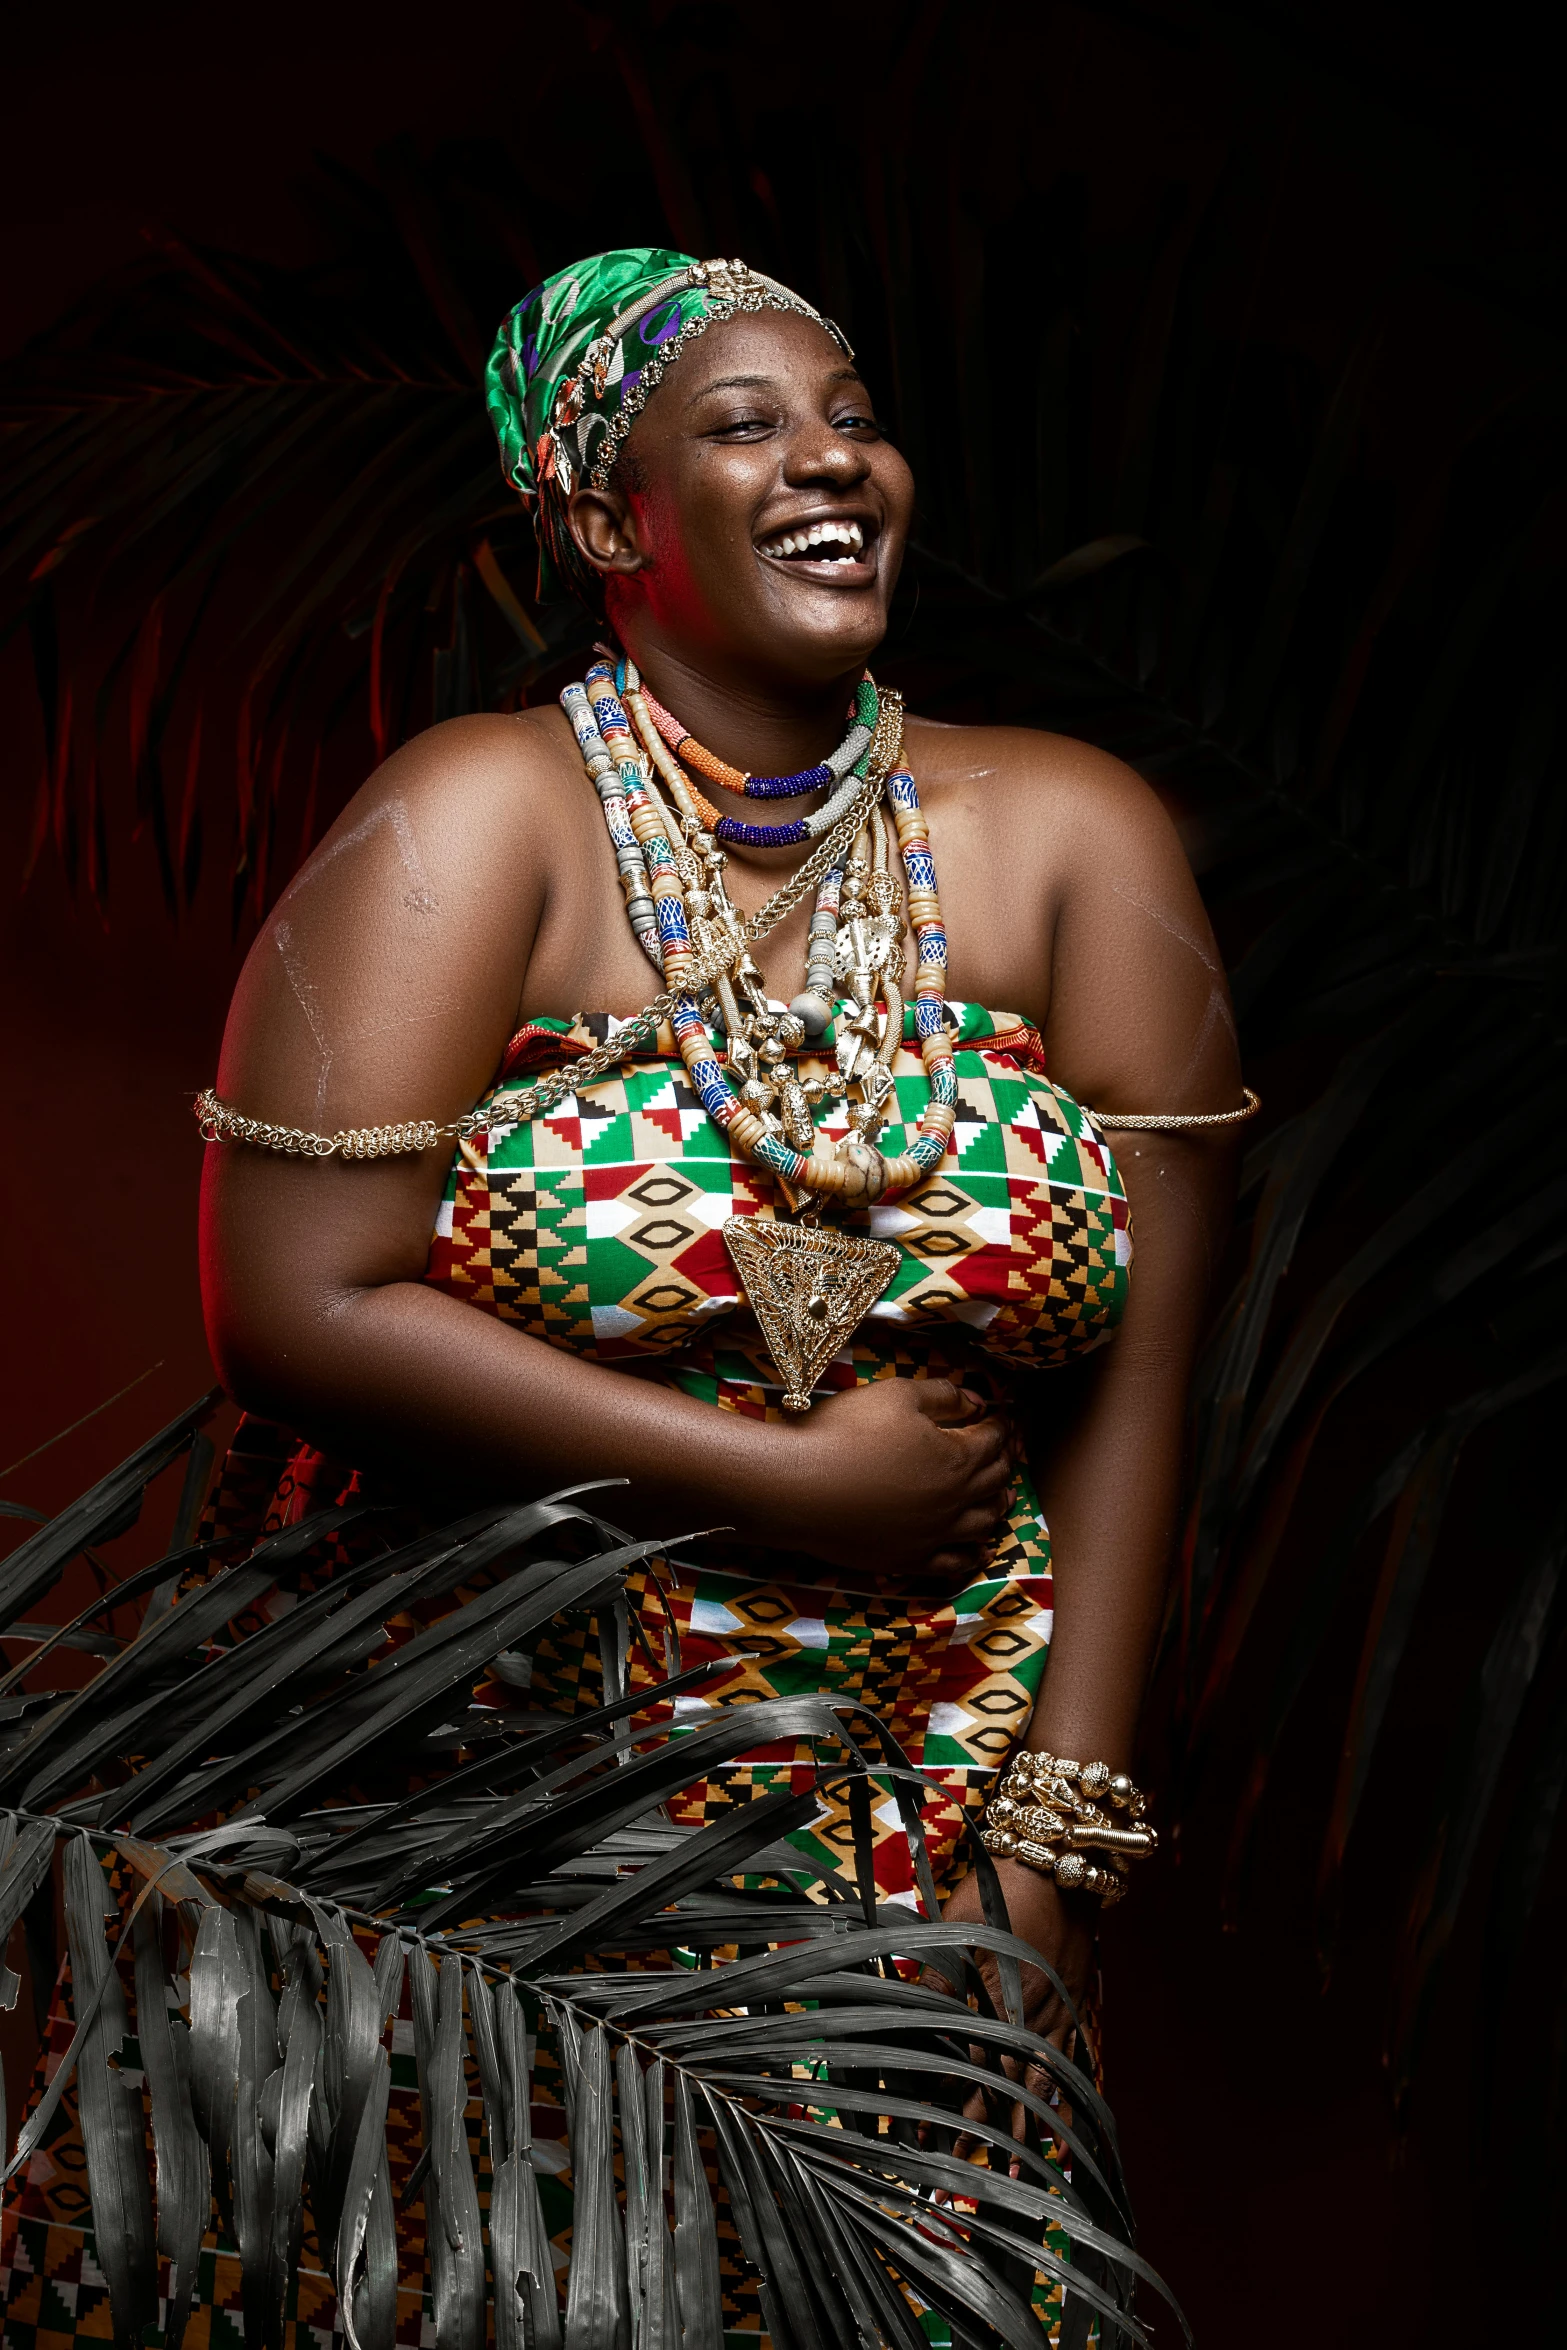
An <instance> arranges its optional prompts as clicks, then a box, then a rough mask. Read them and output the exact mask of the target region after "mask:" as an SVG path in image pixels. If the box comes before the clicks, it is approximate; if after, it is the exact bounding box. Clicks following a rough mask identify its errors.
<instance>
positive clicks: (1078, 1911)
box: [942, 1860, 1099, 2054]
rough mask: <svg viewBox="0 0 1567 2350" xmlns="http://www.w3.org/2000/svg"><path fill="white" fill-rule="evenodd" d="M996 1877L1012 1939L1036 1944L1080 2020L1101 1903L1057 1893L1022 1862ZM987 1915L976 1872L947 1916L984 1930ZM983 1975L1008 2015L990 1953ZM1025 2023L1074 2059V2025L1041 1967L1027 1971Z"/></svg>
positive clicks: (1004, 1866)
mask: <svg viewBox="0 0 1567 2350" xmlns="http://www.w3.org/2000/svg"><path fill="white" fill-rule="evenodd" d="M996 1875H997V1877H998V1878H999V1879H1000V1881H1001V1891H1002V1894H1003V1896H1004V1897H1005V1900H1006V1905H1007V1916H1008V1918H1009V1919H1010V1921H1011V1926H1012V1931H1013V1933H1014V1934H1016V1935H1017V1937H1018V1939H1019V1940H1020V1941H1022V1942H1028V1943H1031V1944H1032V1946H1033V1947H1034V1949H1035V1950H1037V1951H1038V1952H1039V1955H1040V1957H1041V1958H1045V1959H1048V1960H1049V1962H1050V1964H1051V1965H1052V1966H1053V1967H1054V1968H1055V1970H1056V1973H1057V1974H1058V1975H1059V1976H1060V1977H1061V1980H1062V1982H1063V1983H1064V1984H1065V1985H1066V1988H1067V1992H1068V1995H1069V1996H1070V1998H1071V2000H1072V2002H1073V2004H1074V2006H1076V2008H1077V2010H1078V2012H1079V2014H1081V2013H1082V2002H1083V1995H1084V1993H1085V1992H1086V1990H1087V1988H1088V1978H1089V1974H1090V1972H1091V1970H1092V1967H1093V1957H1094V1941H1095V1937H1096V1935H1097V1932H1098V1926H1099V1903H1098V1900H1097V1899H1096V1898H1095V1896H1094V1895H1093V1894H1091V1893H1089V1894H1083V1893H1075V1894H1071V1893H1060V1892H1058V1891H1057V1890H1056V1886H1055V1881H1054V1879H1053V1878H1050V1877H1047V1876H1045V1875H1044V1874H1043V1873H1042V1872H1041V1871H1040V1870H1039V1869H1031V1868H1029V1867H1027V1866H1026V1864H1025V1863H1024V1862H1022V1861H1020V1860H998V1861H997V1862H996ZM984 1915H985V1913H984V1911H983V1909H982V1908H981V1907H980V1899H979V1879H978V1877H977V1876H976V1874H975V1872H974V1871H973V1870H972V1869H971V1870H970V1871H969V1873H968V1875H967V1876H966V1877H965V1878H964V1879H963V1881H962V1883H961V1884H960V1885H959V1886H958V1887H957V1888H956V1890H955V1891H954V1892H953V1893H952V1894H951V1895H950V1896H949V1898H948V1900H947V1901H946V1903H945V1904H944V1906H943V1909H942V1916H943V1917H944V1918H952V1919H954V1920H961V1921H962V1923H964V1924H965V1925H967V1924H973V1925H982V1924H983V1923H984ZM980 1971H981V1973H982V1974H983V1975H984V1978H985V1982H986V1985H987V1987H988V1989H989V1991H990V1996H991V1998H992V1999H993V2000H994V2001H995V2005H996V2012H997V2013H998V2014H999V2015H1005V2013H1006V2006H1005V2002H1004V2001H1003V1999H1002V1996H1001V1981H1000V1977H999V1975H998V1974H997V1972H996V1962H995V1960H994V1958H993V1957H992V1956H991V1955H990V1954H989V1953H988V1952H984V1953H981V1954H980ZM1023 2020H1024V2022H1025V2023H1026V2024H1027V2025H1028V2028H1029V2030H1030V2031H1031V2032H1038V2033H1039V2034H1040V2035H1041V2036H1042V2037H1043V2038H1045V2039H1048V2040H1052V2041H1054V2043H1055V2045H1056V2047H1057V2048H1062V2049H1065V2050H1066V2051H1067V2053H1068V2054H1070V2053H1071V2049H1070V2046H1069V2042H1070V2040H1071V2036H1072V2020H1071V2018H1070V2016H1069V2015H1068V2014H1067V2012H1066V2009H1065V2008H1064V2007H1063V2005H1062V2003H1061V2001H1060V1999H1059V1998H1058V1997H1057V1996H1056V1993H1055V1991H1054V1990H1053V1989H1052V1987H1051V1983H1050V1978H1049V1976H1048V1975H1046V1974H1045V1973H1044V1972H1043V1971H1042V1970H1041V1969H1040V1968H1039V1967H1036V1966H1028V1965H1025V1966H1024V1968H1023Z"/></svg>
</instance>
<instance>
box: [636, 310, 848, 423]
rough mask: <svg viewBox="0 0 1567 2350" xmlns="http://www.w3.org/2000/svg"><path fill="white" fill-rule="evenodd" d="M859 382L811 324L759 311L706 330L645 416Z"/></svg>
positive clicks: (787, 315)
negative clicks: (733, 393) (744, 395)
mask: <svg viewBox="0 0 1567 2350" xmlns="http://www.w3.org/2000/svg"><path fill="white" fill-rule="evenodd" d="M860 380H861V379H860V371H859V369H858V368H857V367H856V366H855V365H854V363H853V361H852V360H850V359H847V358H845V356H844V353H843V350H842V347H841V345H839V344H838V343H836V342H834V340H833V338H832V336H831V335H830V334H829V333H828V331H827V329H826V327H824V326H821V325H819V324H818V323H817V321H816V320H815V319H814V318H801V317H798V316H793V315H791V314H790V313H789V312H788V311H779V310H772V311H763V312H760V313H759V314H758V315H756V316H754V317H739V318H726V319H724V320H722V321H720V322H718V323H715V324H714V325H712V326H710V327H709V328H708V330H707V332H706V334H704V335H703V336H702V337H701V339H700V341H698V342H695V343H693V344H692V345H691V347H690V348H689V349H688V350H686V351H683V352H682V353H681V355H680V358H679V360H678V361H677V363H676V364H675V365H674V366H673V367H671V368H670V370H669V371H668V374H667V375H666V377H665V379H664V382H663V384H662V385H661V386H660V387H659V392H658V394H656V395H655V396H654V397H653V398H652V399H651V400H650V401H649V402H648V407H647V415H648V416H651V415H653V413H654V412H655V410H656V409H658V408H659V407H663V409H664V412H665V414H666V415H667V414H671V413H672V412H674V411H678V410H681V409H690V408H693V407H695V406H697V405H698V404H699V403H700V402H701V401H702V400H705V399H706V398H707V397H708V396H709V395H710V394H712V393H715V392H720V391H729V390H742V389H748V390H757V391H760V390H766V389H768V388H770V387H776V386H779V385H782V384H788V385H789V386H790V387H791V388H792V389H796V390H798V389H800V388H801V387H802V386H810V387H811V388H813V389H820V390H823V391H828V390H831V389H832V388H833V387H834V386H836V385H838V384H845V383H858V382H859V381H860Z"/></svg>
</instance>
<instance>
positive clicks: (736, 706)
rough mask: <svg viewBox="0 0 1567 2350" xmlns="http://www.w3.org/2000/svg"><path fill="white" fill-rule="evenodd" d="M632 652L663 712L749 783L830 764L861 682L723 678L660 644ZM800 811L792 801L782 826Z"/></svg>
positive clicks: (852, 675) (855, 678)
mask: <svg viewBox="0 0 1567 2350" xmlns="http://www.w3.org/2000/svg"><path fill="white" fill-rule="evenodd" d="M627 649H628V651H629V652H630V653H631V657H632V659H633V660H634V661H635V662H636V664H637V667H638V668H639V669H640V670H641V672H642V675H643V677H644V679H645V680H646V682H647V685H648V687H649V688H650V690H651V691H652V692H653V693H654V694H655V695H656V696H657V698H658V699H659V701H661V702H662V703H663V705H664V707H665V709H666V710H668V711H670V712H671V713H672V715H673V716H674V717H676V718H677V719H678V720H679V721H680V724H681V725H682V726H684V727H686V728H687V729H689V731H690V732H691V733H692V734H693V735H694V736H695V737H696V739H697V741H698V742H699V743H701V744H702V746H703V748H704V749H705V750H709V751H712V752H713V753H714V754H715V756H716V757H718V758H720V759H724V760H727V761H728V763H729V764H730V766H732V767H738V768H739V769H740V771H741V773H742V774H745V775H797V774H799V773H800V772H801V771H802V770H803V769H805V768H808V767H814V766H816V765H817V763H818V762H819V761H820V760H822V759H825V757H826V756H827V754H828V752H829V751H831V750H835V749H836V748H837V746H838V744H839V743H841V742H842V740H843V738H844V734H845V732H846V731H847V728H848V725H849V721H850V716H851V711H852V705H853V700H854V689H855V686H856V684H857V683H858V682H859V678H860V674H861V673H860V671H859V669H858V668H855V669H853V670H850V671H847V672H845V674H844V675H842V676H840V677H833V678H828V679H825V680H822V681H816V680H811V679H794V678H777V677H773V678H767V677H758V676H756V675H749V676H744V675H733V676H723V675H715V673H714V670H713V668H712V667H711V666H708V665H703V664H702V663H700V662H699V661H697V660H693V659H692V658H691V657H690V656H689V655H687V654H684V653H681V652H679V651H676V650H675V649H673V648H672V647H670V646H668V645H666V644H663V643H659V642H649V641H643V640H642V639H641V638H640V637H639V639H638V641H637V642H636V643H634V644H633V645H631V646H629V647H628V648H627ZM728 796H729V795H728V794H725V795H724V797H725V799H726V801H727V799H728ZM743 805H744V804H743V803H741V802H738V801H737V802H736V808H737V809H740V808H741V807H743ZM803 807H804V803H803V802H800V803H796V802H794V801H790V803H789V806H788V809H787V812H786V811H785V810H784V809H783V808H779V809H778V810H777V811H776V815H777V818H778V820H780V821H787V816H790V815H795V814H798V813H801V812H802V811H803ZM748 812H749V813H750V814H752V815H754V814H755V810H754V808H753V809H750V810H749V811H748Z"/></svg>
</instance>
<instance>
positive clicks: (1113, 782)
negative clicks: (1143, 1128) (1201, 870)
mask: <svg viewBox="0 0 1567 2350" xmlns="http://www.w3.org/2000/svg"><path fill="white" fill-rule="evenodd" d="M1070 754H1071V756H1070V760H1069V763H1068V767H1067V773H1066V775H1065V777H1064V778H1063V788H1062V789H1061V790H1060V793H1059V798H1058V801H1057V805H1056V809H1055V824H1054V829H1055V831H1056V837H1057V842H1058V847H1059V852H1060V856H1061V863H1060V875H1061V878H1060V882H1059V887H1058V895H1057V911H1056V922H1055V935H1054V945H1053V951H1052V962H1051V981H1050V1014H1049V1019H1048V1022H1047V1026H1046V1031H1045V1045H1046V1052H1047V1057H1048V1062H1049V1067H1050V1073H1051V1076H1052V1077H1054V1078H1055V1079H1056V1080H1057V1081H1058V1082H1059V1083H1060V1084H1062V1085H1064V1086H1065V1087H1066V1088H1067V1089H1068V1090H1069V1091H1070V1092H1071V1093H1073V1094H1074V1095H1076V1096H1077V1097H1078V1098H1079V1099H1081V1100H1083V1101H1085V1102H1088V1103H1089V1104H1090V1105H1091V1106H1092V1107H1093V1108H1094V1109H1096V1110H1099V1109H1103V1110H1126V1111H1162V1110H1169V1111H1194V1110H1196V1111H1201V1110H1229V1109H1234V1108H1235V1107H1236V1106H1237V1104H1238V1102H1239V1099H1240V1074H1239V1071H1240V1063H1239V1057H1238V1053H1237V1048H1236V1039H1235V1021H1234V1016H1233V1014H1232V1012H1231V1010H1230V996H1229V989H1228V987H1227V985H1226V983H1225V977H1224V967H1223V965H1222V963H1221V962H1220V960H1219V952H1218V948H1217V947H1216V945H1215V944H1214V938H1213V932H1212V930H1211V929H1210V928H1209V924H1208V917H1207V914H1206V912H1205V910H1204V908H1203V903H1202V899H1201V898H1200V896H1199V895H1198V891H1197V885H1196V883H1195V881H1194V880H1193V879H1192V873H1191V868H1190V866H1189V865H1188V863H1187V861H1186V855H1185V852H1184V850H1183V849H1182V847H1181V844H1180V840H1179V838H1178V837H1177V835H1176V831H1175V827H1174V825H1173V824H1172V823H1171V821H1170V819H1169V817H1168V816H1167V815H1166V813H1165V811H1164V809H1163V807H1162V806H1161V805H1160V803H1159V801H1158V799H1157V798H1156V796H1155V795H1154V793H1153V792H1152V791H1151V790H1150V789H1149V787H1148V786H1147V784H1145V783H1144V782H1143V781H1142V779H1141V777H1139V776H1137V775H1134V774H1133V773H1132V771H1131V769H1130V768H1128V767H1125V766H1123V765H1122V764H1121V762H1120V760H1118V759H1112V758H1110V757H1109V756H1107V754H1105V753H1104V752H1101V751H1095V750H1093V749H1091V748H1089V747H1088V746H1087V745H1085V744H1073V745H1071V746H1070Z"/></svg>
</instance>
